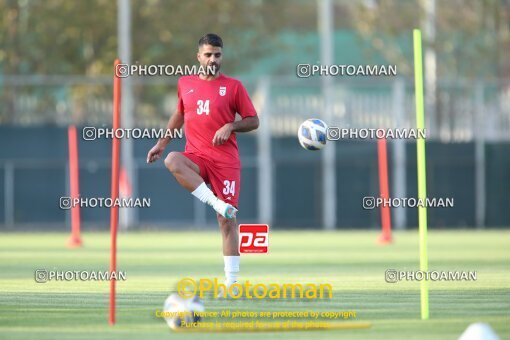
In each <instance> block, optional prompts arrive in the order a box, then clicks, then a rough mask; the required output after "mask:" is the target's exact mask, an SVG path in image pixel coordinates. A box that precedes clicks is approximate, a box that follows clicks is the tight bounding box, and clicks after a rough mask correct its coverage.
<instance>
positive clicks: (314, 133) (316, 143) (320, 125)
mask: <svg viewBox="0 0 510 340" xmlns="http://www.w3.org/2000/svg"><path fill="white" fill-rule="evenodd" d="M327 130H328V126H327V125H326V123H324V122H323V121H322V120H320V119H316V118H314V119H307V120H305V121H304V122H303V124H301V125H300V126H299V130H298V139H299V144H301V146H302V147H303V148H305V149H306V150H320V149H322V148H323V147H324V145H326V139H327V138H326V137H327Z"/></svg>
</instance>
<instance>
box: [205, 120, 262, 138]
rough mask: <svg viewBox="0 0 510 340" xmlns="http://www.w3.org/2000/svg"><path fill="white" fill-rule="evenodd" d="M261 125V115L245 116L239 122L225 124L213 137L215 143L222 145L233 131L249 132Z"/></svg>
mask: <svg viewBox="0 0 510 340" xmlns="http://www.w3.org/2000/svg"><path fill="white" fill-rule="evenodd" d="M258 127H259V117H258V116H251V117H246V118H243V119H241V120H239V121H237V122H233V123H227V124H225V125H223V126H222V127H221V128H220V129H218V131H216V134H215V135H214V138H213V145H221V144H223V143H225V142H226V141H227V140H228V139H229V137H230V135H231V134H232V132H248V131H252V130H256V129H257V128H258Z"/></svg>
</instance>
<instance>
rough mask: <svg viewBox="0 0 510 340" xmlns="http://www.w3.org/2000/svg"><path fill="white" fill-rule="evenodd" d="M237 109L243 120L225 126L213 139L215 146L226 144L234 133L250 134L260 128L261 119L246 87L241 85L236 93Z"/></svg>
mask: <svg viewBox="0 0 510 340" xmlns="http://www.w3.org/2000/svg"><path fill="white" fill-rule="evenodd" d="M235 101H236V109H237V112H239V114H240V115H241V117H242V119H241V120H238V121H234V122H231V123H227V124H225V125H223V126H222V127H221V128H220V129H218V131H216V134H215V135H214V138H213V145H221V144H223V143H225V142H226V141H227V140H228V139H229V138H230V135H231V134H232V132H248V131H252V130H255V129H257V128H258V127H259V117H258V116H257V112H256V111H255V108H254V107H253V103H252V102H251V99H250V97H249V95H248V92H247V91H246V89H245V88H244V86H243V85H242V84H241V83H239V85H238V86H237V91H236V97H235Z"/></svg>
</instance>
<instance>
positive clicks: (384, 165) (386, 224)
mask: <svg viewBox="0 0 510 340" xmlns="http://www.w3.org/2000/svg"><path fill="white" fill-rule="evenodd" d="M377 159H378V161H379V191H380V195H381V198H382V199H383V202H387V201H388V200H389V199H390V190H389V185H388V148H387V143H386V138H378V139H377ZM381 224H382V231H381V235H380V236H379V240H378V241H379V243H380V244H388V243H391V241H392V237H391V215H390V207H389V206H388V205H387V204H383V205H382V206H381Z"/></svg>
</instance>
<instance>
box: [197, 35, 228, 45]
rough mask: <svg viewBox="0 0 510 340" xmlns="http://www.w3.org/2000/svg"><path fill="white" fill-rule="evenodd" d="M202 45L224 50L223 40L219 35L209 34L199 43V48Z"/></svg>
mask: <svg viewBox="0 0 510 340" xmlns="http://www.w3.org/2000/svg"><path fill="white" fill-rule="evenodd" d="M202 45H212V46H215V47H221V48H223V40H221V37H220V36H219V35H217V34H214V33H207V34H206V35H204V36H203V37H202V38H200V40H199V41H198V47H200V46H202Z"/></svg>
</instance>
